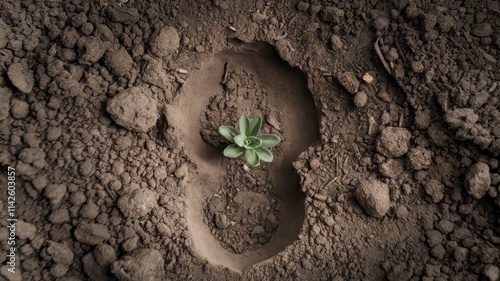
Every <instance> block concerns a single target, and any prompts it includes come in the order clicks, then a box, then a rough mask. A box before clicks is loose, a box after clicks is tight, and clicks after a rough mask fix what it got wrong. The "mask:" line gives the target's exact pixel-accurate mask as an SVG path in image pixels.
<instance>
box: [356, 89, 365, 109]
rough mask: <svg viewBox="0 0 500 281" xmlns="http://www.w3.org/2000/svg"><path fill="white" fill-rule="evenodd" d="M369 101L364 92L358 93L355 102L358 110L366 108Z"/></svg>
mask: <svg viewBox="0 0 500 281" xmlns="http://www.w3.org/2000/svg"><path fill="white" fill-rule="evenodd" d="M367 101H368V96H367V95H366V93H365V92H363V91H359V92H357V93H356V95H354V99H353V102H354V105H355V106H356V107H357V108H362V107H364V106H365V105H366V102H367Z"/></svg>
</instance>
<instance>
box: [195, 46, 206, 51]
mask: <svg viewBox="0 0 500 281" xmlns="http://www.w3.org/2000/svg"><path fill="white" fill-rule="evenodd" d="M194 50H195V51H196V52H198V53H203V52H205V46H203V45H198V46H196V47H195V48H194Z"/></svg>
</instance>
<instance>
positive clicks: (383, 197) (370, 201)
mask: <svg viewBox="0 0 500 281" xmlns="http://www.w3.org/2000/svg"><path fill="white" fill-rule="evenodd" d="M356 199H357V200H358V202H359V204H360V205H361V206H362V207H363V208H364V209H365V211H366V212H367V213H368V214H369V215H372V216H375V217H383V216H385V214H386V213H387V211H389V208H390V197H389V186H388V185H387V184H385V183H383V182H380V181H378V180H365V181H362V182H361V183H360V185H359V186H358V188H357V190H356Z"/></svg>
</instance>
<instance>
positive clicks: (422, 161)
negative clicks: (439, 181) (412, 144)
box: [407, 147, 432, 170]
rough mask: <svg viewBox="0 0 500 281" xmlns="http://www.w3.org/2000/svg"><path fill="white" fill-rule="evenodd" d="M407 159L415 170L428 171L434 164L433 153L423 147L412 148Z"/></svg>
mask: <svg viewBox="0 0 500 281" xmlns="http://www.w3.org/2000/svg"><path fill="white" fill-rule="evenodd" d="M407 157H408V162H410V165H411V167H412V168H413V169H415V170H422V169H426V168H428V167H429V166H430V165H431V164H432V152H431V151H430V150H427V149H425V148H423V147H416V148H411V149H410V151H409V152H408V155H407Z"/></svg>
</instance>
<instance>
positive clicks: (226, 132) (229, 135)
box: [219, 126, 240, 143]
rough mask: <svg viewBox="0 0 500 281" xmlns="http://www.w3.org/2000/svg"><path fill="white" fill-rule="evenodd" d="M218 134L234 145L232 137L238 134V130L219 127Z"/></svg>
mask: <svg viewBox="0 0 500 281" xmlns="http://www.w3.org/2000/svg"><path fill="white" fill-rule="evenodd" d="M219 133H220V134H221V135H223V136H224V137H225V138H226V139H227V140H228V141H230V142H232V143H234V137H235V136H237V135H239V134H240V132H238V130H236V129H235V128H233V127H231V126H220V127H219Z"/></svg>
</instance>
